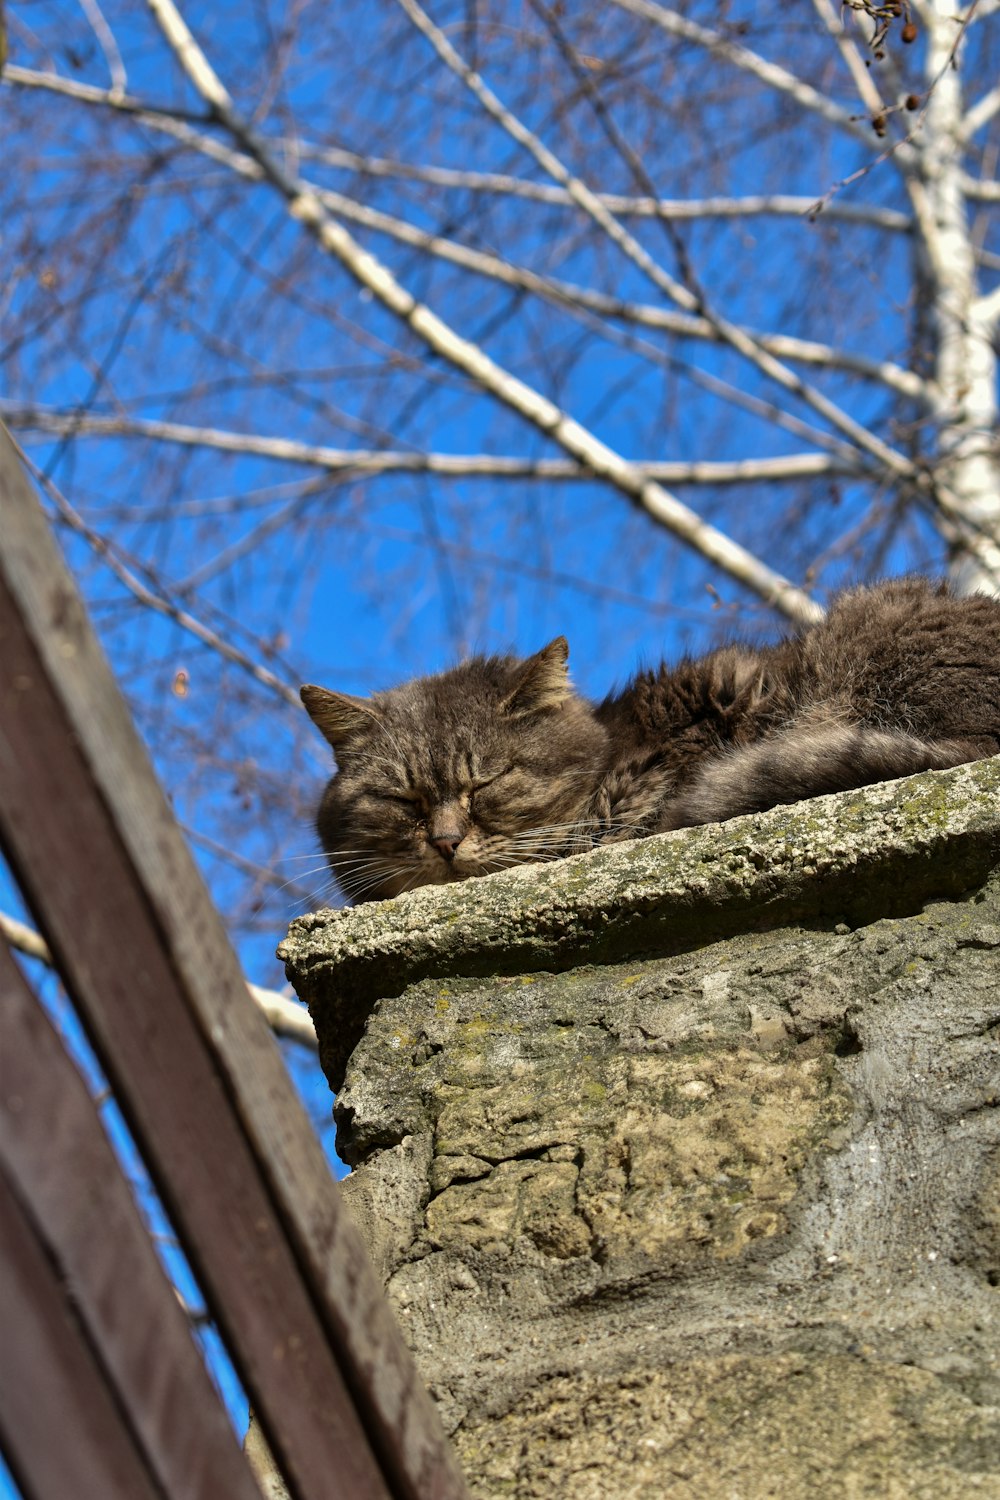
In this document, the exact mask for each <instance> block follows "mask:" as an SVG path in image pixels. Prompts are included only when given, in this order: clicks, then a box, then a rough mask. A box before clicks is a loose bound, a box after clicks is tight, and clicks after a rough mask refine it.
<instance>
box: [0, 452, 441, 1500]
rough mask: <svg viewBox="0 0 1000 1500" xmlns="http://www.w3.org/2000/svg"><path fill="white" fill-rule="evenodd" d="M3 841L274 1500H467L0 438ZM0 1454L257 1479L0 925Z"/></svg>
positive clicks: (46, 1466)
mask: <svg viewBox="0 0 1000 1500" xmlns="http://www.w3.org/2000/svg"><path fill="white" fill-rule="evenodd" d="M0 847H2V849H3V852H4V854H5V855H6V858H7V860H8V862H9V864H10V867H11V869H12V871H13V873H14V876H15V879H16V880H17V882H18V884H19V885H20V888H21V890H22V892H23V894H24V897H25V899H26V901H27V903H28V905H29V907H30V908H31V910H32V913H33V916H34V919H35V921H36V923H37V926H38V928H39V930H40V931H41V933H42V934H43V935H44V937H45V939H46V941H47V943H48V945H49V948H50V950H51V952H52V954H53V956H54V958H55V961H56V965H57V967H58V970H59V973H60V975H61V978H62V981H63V984H64V985H65V987H66V990H67V992H68V993H69V995H70V997H71V999H72V1001H73V1004H74V1006H75V1008H76V1011H77V1014H78V1015H79V1017H80V1019H81V1022H82V1024H83V1026H84V1028H85V1030H86V1033H87V1036H88V1038H89V1040H90V1042H91V1044H92V1045H93V1047H94V1049H95V1051H96V1053H97V1056H98V1058H99V1060H100V1062H101V1065H102V1067H103V1069H104V1071H105V1074H106V1076H107V1078H108V1080H109V1083H110V1086H111V1088H112V1090H113V1093H114V1096H115V1099H116V1100H117V1102H118V1104H119V1106H120V1108H121V1110H122V1113H123V1115H124V1118H125V1120H126V1122H127V1124H128V1126H129V1129H130V1130H131V1132H132V1135H133V1137H134V1139H135V1141H136V1143H137V1146H138V1148H139V1150H140V1152H141V1154H142V1156H143V1159H144V1161H145V1163H146V1166H147V1168H148V1170H149V1172H150V1175H151V1177H152V1179H153V1182H154V1184H155V1186H156V1188H157V1191H158V1192H159V1194H160V1197H161V1199H162V1201H163V1204H164V1206H165V1208H166V1210H167V1213H168V1215H169V1217H170V1219H171V1221H172V1224H173V1227H174V1229H175V1230H176V1233H177V1235H178V1237H179V1239H180V1242H181V1245H182V1247H183V1249H184V1252H185V1254H186V1256H187V1258H188V1260H189V1262H190V1264H191V1267H192V1269H193V1272H194V1275H195V1277H196V1279H197V1282H198V1285H199V1287H200V1289H201V1292H202V1295H203V1296H204V1299H205V1303H206V1306H207V1308H208V1310H209V1313H210V1315H211V1317H212V1318H213V1320H214V1321H215V1323H216V1324H217V1326H218V1328H219V1330H220V1333H221V1336H222V1338H223V1341H224V1343H225V1345H226V1348H227V1350H228V1353H229V1356H230V1358H231V1359H232V1362H233V1364H234V1366H235V1368H236V1370H237V1372H238V1374H239V1376H240V1378H241V1380H242V1382H243V1384H244V1386H245V1388H246V1390H247V1391H248V1393H249V1395H250V1398H251V1400H252V1402H253V1405H254V1408H255V1411H256V1415H257V1418H258V1420H259V1422H260V1425H261V1428H262V1430H263V1433H264V1435H265V1437H266V1439H267V1442H268V1445H269V1446H270V1448H271V1451H272V1453H273V1455H274V1459H275V1462H276V1465H277V1468H278V1469H279V1471H280V1473H281V1476H282V1478H283V1480H284V1483H285V1485H286V1486H287V1488H288V1491H289V1493H290V1494H291V1495H292V1496H293V1497H294V1500H337V1497H340V1496H344V1497H350V1500H376V1497H378V1500H389V1497H392V1500H460V1497H462V1496H463V1495H464V1494H465V1490H464V1487H463V1482H462V1480H461V1477H460V1475H459V1474H458V1471H457V1469H456V1467H455V1463H454V1459H453V1457H452V1455H451V1452H450V1449H449V1448H448V1445H447V1442H446V1440H445V1438H444V1435H443V1433H442V1431H441V1428H440V1425H439V1423H438V1420H437V1415H436V1413H435V1411H434V1408H433V1406H432V1404H431V1402H430V1399H429V1397H428V1395H427V1393H426V1391H425V1390H424V1388H423V1386H422V1384H421V1382H420V1379H419V1377H418V1375H417V1373H416V1370H415V1368H414V1365H413V1362H412V1359H411V1357H410V1355H409V1352H408V1350H407V1349H406V1347H405V1345H404V1344H403V1342H402V1340H401V1337H400V1334H399V1331H398V1329H397V1327H396V1324H395V1322H394V1321H393V1318H392V1315H391V1312H390V1310H389V1308H388V1305H387V1304H386V1302H385V1299H384V1297H383V1294H382V1290H381V1287H380V1286H379V1284H378V1282H377V1280H376V1277H375V1273H374V1271H373V1269H372V1267H371V1265H370V1263H369V1262H368V1259H367V1257H366V1254H365V1251H364V1248H363V1246H362V1244H361V1242H360V1239H359V1238H358V1235H357V1233H356V1231H355V1229H354V1227H353V1225H352V1224H351V1223H350V1222H349V1220H348V1219H347V1217H346V1214H345V1211H344V1209H343V1207H342V1204H341V1201H340V1198H339V1196H338V1192H337V1187H336V1184H335V1183H334V1181H333V1179H332V1177H331V1174H330V1171H329V1168H328V1166H327V1164H326V1161H325V1159H324V1157H323V1154H322V1151H321V1149H320V1146H319V1143H318V1142H317V1140H316V1138H315V1135H314V1134H313V1131H312V1129H311V1127H310V1125H309V1123H308V1120H307V1118H306V1116H305V1114H304V1112H303V1109H302V1106H301V1104H300V1102H299V1100H298V1097H297V1096H296V1094H295V1093H294V1090H293V1088H292V1086H291V1084H290V1082H289V1079H288V1076H287V1074H286V1072H285V1069H284V1065H283V1063H282V1061H281V1058H280V1056H279V1054H278V1051H277V1048H276V1046H275V1044H274V1041H273V1039H272V1037H271V1036H270V1034H269V1032H268V1029H267V1026H266V1023H265V1021H264V1019H263V1017H262V1016H261V1015H260V1013H259V1011H258V1010H257V1008H256V1007H255V1006H254V1004H253V1003H252V1001H251V1000H250V999H249V997H248V995H247V992H246V984H245V981H244V978H243V975H242V973H241V971H240V966H239V963H238V961H237V959H236V956H235V954H234V953H233V950H232V948H231V946H230V944H229V941H228V939H227V937H226V934H225V932H224V930H223V927H222V923H221V921H220V918H219V916H218V913H217V912H216V910H215V908H214V906H213V904H212V902H211V899H210V897H209V895H208V893H207V891H206V889H205V887H204V884H203V882H202V879H201V876H200V874H199V873H198V871H197V869H196V867H195V865H194V862H193V860H192V858H191V855H190V853H189V851H188V848H187V846H186V844H185V842H184V839H183V837H182V835H181V833H180V831H179V829H178V827H177V825H176V823H175V821H174V818H173V816H172V814H171V811H170V809H169V807H168V805H167V802H166V799H165V797H164V795H163V792H162V790H161V788H160V786H159V784H158V782H157V780H156V777H155V775H154V773H153V771H152V768H151V766H150V764H149V761H148V759H147V756H146V754H145V751H144V749H143V747H142V745H141V743H140V741H139V739H138V736H137V734H136V731H135V729H134V726H133V724H132V722H131V719H130V717H129V714H128V710H127V708H126V706H125V704H124V701H123V699H122V697H121V695H120V693H119V691H118V689H117V686H116V684H115V682H114V679H113V677H112V674H111V671H110V669H109V667H108V664H107V662H106V660H105V659H104V657H103V655H102V652H101V650H100V647H99V645H98V643H97V640H96V638H95V636H94V633H93V630H92V628H91V626H90V623H89V621H88V618H87V614H86V610H85V608H84V605H83V603H82V601H81V599H80V596H79V594H78V591H77V589H76V587H75V585H74V583H73V580H72V578H71V577H70V575H69V573H68V571H67V569H66V566H65V564H64V563H63V561H62V559H61V557H60V555H59V553H58V550H57V548H56V546H55V543H54V540H53V538H52V535H51V533H50V530H49V527H48V524H47V522H46V519H45V516H44V513H43V511H42V509H41V507H40V505H39V502H38V500H37V498H36V496H35V494H34V492H33V490H32V488H31V486H30V484H29V483H28V481H27V478H26V476H25V473H24V470H23V468H22V466H21V464H20V462H19V459H18V456H17V452H16V449H15V448H14V445H13V443H12V442H11V440H10V438H9V436H8V435H7V434H6V432H4V431H2V430H0ZM0 1287H2V1292H0V1297H2V1301H3V1313H2V1328H3V1334H2V1340H0V1449H2V1451H3V1454H4V1457H5V1460H6V1462H7V1464H8V1466H9V1467H10V1469H11V1472H12V1473H13V1475H14V1477H15V1480H16V1482H17V1484H18V1486H19V1487H20V1489H21V1491H22V1493H23V1495H24V1496H25V1500H68V1497H70V1496H72V1497H73V1500H91V1497H93V1500H119V1497H120V1500H146V1497H147V1496H148V1497H159V1500H251V1497H255V1496H256V1497H259V1490H258V1488H257V1483H256V1480H255V1479H254V1477H253V1475H252V1474H251V1472H250V1469H249V1467H248V1465H247V1462H246V1460H245V1458H244V1456H243V1455H242V1453H241V1452H240V1450H239V1448H238V1446H237V1443H236V1440H235V1437H234V1435H233V1433H232V1429H231V1427H230V1425H229V1423H228V1419H227V1418H226V1416H225V1413H224V1411H223V1408H222V1405H221V1402H220V1399H219V1397H218V1396H217V1395H216V1393H215V1390H214V1387H213V1386H212V1385H211V1382H210V1380H209V1377H208V1375H207V1372H206V1370H205V1368H204V1366H203V1364H202V1361H201V1356H200V1354H199V1352H198V1350H197V1347H196V1345H195V1342H194V1339H193V1337H192V1334H191V1330H190V1328H189V1326H188V1323H187V1319H186V1317H185V1314H184V1312H183V1309H182V1308H181V1306H180V1304H179V1302H178V1299H177V1296H176V1294H175V1292H174V1290H173V1288H172V1287H171V1285H170V1283H169V1281H168V1279H167V1277H166V1276H165V1274H164V1272H163V1270H162V1269H161V1266H160V1263H159V1260H158V1257H157V1255H156V1252H155V1250H154V1247H153V1245H152V1243H151V1241H150V1238H149V1235H148V1233H147V1231H146V1229H145V1228H144V1226H143V1224H142V1222H141V1220H140V1218H139V1215H138V1212H137V1209H136V1206H135V1203H134V1201H133V1198H132V1195H131V1192H130V1190H129V1188H128V1185H127V1183H126V1181H125V1178H124V1177H123V1175H122V1172H121V1169H120V1167H119V1166H118V1163H117V1161H116V1159H115V1158H114V1156H113V1154H112V1152H111V1149H110V1146H109V1144H108V1141H107V1138H106V1135H105V1132H104V1129H103V1126H102V1124H101V1121H100V1118H99V1116H98V1112H97V1108H96V1106H95V1104H94V1102H93V1101H92V1099H91V1098H90V1095H89V1093H88V1092H87V1090H86V1088H85V1086H84V1084H83V1081H82V1079H81V1078H80V1076H79V1074H78V1072H77V1070H76V1068H75V1065H74V1064H73V1063H72V1062H71V1061H70V1059H69V1057H68V1056H67V1054H66V1052H65V1050H64V1048H63V1046H62V1043H61V1041H60V1039H59V1037H58V1036H57V1034H56V1032H55V1031H54V1030H53V1028H52V1026H51V1024H50V1023H49V1021H48V1019H47V1017H46V1015H45V1013H44V1012H43V1010H42V1008H41V1006H40V1004H39V1002H38V1000H37V998H36V996H35V995H34V994H33V992H32V990H31V987H30V985H29V984H28V982H27V980H26V979H25V977H24V975H23V973H22V971H21V970H20V968H19V967H18V966H17V964H16V963H15V961H14V960H13V958H12V957H11V954H10V952H9V950H8V949H7V948H6V946H5V945H4V943H3V940H2V938H0Z"/></svg>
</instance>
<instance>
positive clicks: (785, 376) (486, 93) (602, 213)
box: [151, 0, 914, 477]
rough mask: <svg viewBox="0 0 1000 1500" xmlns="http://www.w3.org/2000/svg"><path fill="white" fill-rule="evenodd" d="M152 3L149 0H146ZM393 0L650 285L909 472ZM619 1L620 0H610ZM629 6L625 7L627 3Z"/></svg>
mask: <svg viewBox="0 0 1000 1500" xmlns="http://www.w3.org/2000/svg"><path fill="white" fill-rule="evenodd" d="M151 3H152V0H151ZM397 3H398V4H399V5H400V6H401V7H402V9H403V10H405V12H406V14H407V15H408V16H409V17H410V19H411V20H412V21H413V23H414V25H415V26H416V27H417V28H418V29H419V30H420V31H421V32H422V33H423V35H424V36H425V37H426V38H427V40H428V41H429V42H430V44H431V46H432V47H433V48H434V50H435V52H437V54H438V56H439V57H440V58H441V60H442V62H444V63H445V64H446V65H447V66H448V67H449V68H450V69H451V70H452V72H453V73H455V75H456V76H457V77H458V78H460V79H461V81H462V82H463V83H464V84H465V85H466V87H467V88H468V89H469V90H470V92H471V93H473V94H474V95H475V97H476V98H477V99H478V100H479V102H480V104H482V106H483V108H484V109H485V110H486V112H487V113H488V114H489V115H491V116H492V117H493V118H494V119H495V120H496V121H497V122H498V124H500V125H501V126H502V127H503V129H504V130H506V131H507V133H508V135H510V136H511V138H512V139H513V140H515V141H517V142H518V144H519V145H522V146H524V147H525V148H526V149H527V150H528V151H530V152H531V154H532V156H534V158H535V160H536V161H537V162H538V164H539V166H540V167H542V169H543V170H544V171H546V172H548V173H549V175H550V176H552V177H554V178H555V180H556V181H557V182H559V183H560V184H561V185H562V186H563V187H564V188H566V190H567V191H568V192H569V193H570V194H571V195H572V197H573V199H574V201H575V202H576V203H578V204H579V206H580V208H582V209H583V211H584V212H585V213H587V214H589V215H590V217H591V218H592V219H593V220H594V221H595V223H597V224H598V225H599V226H600V227H601V228H602V229H603V230H604V232H605V233H606V234H607V235H608V237H609V239H611V240H612V241H613V243H614V244H615V245H616V246H617V247H618V248H619V249H620V250H621V251H622V252H623V253H624V254H625V255H626V256H627V257H628V258H629V260H631V261H632V262H633V264H634V265H636V266H638V267H639V269H640V270H642V271H643V272H644V273H645V274H646V275H647V276H648V277H649V279H650V280H651V281H652V282H653V284H654V285H655V286H656V287H657V288H658V289H659V290H660V291H662V292H663V293H664V294H665V295H666V296H668V297H669V298H670V299H671V300H672V301H673V302H675V303H677V305H678V306H679V307H682V308H683V309H684V310H685V311H686V312H696V313H698V314H700V315H701V316H702V317H704V318H706V319H707V320H708V322H709V323H711V325H712V327H713V328H714V330H715V332H716V333H717V334H718V336H719V338H720V339H721V340H722V341H723V342H725V343H727V344H730V345H731V346H732V347H733V348H734V349H735V350H737V352H738V353H739V354H741V355H743V357H744V358H745V359H747V360H749V361H750V363H751V364H754V365H756V367H757V368H758V369H759V370H760V371H761V372H762V373H763V374H764V375H767V376H768V377H769V378H770V379H771V380H774V381H775V382H776V383H777V384H778V385H780V386H782V387H783V388H784V389H785V390H787V391H790V392H792V393H793V394H794V395H796V396H798V397H799V398H800V400H802V401H804V402H806V404H807V405H808V406H811V407H812V409H813V410H814V411H816V412H818V413H819V415H820V416H822V417H823V418H824V419H825V420H826V421H827V422H829V423H830V425H831V426H832V427H834V428H836V429H837V430H838V431H839V432H841V433H843V434H844V436H845V437H847V438H849V439H850V441H851V442H853V443H854V444H856V445H857V447H858V448H860V449H862V451H864V452H867V453H870V454H871V455H872V456H873V457H874V458H876V459H878V460H879V462H881V463H883V464H885V466H886V467H887V468H888V469H889V470H890V472H892V473H893V474H895V475H897V476H898V477H914V470H913V466H912V465H911V464H910V462H909V460H908V459H907V458H906V457H905V456H904V455H903V454H901V453H897V452H896V450H895V449H893V448H891V447H890V446H889V445H888V444H887V443H883V442H882V441H881V440H880V439H879V438H877V437H875V436H873V434H871V433H870V432H869V431H868V430H867V429H866V428H865V427H863V426H861V424H860V423H858V422H855V421H854V420H853V418H851V417H849V416H848V415H847V413H846V412H844V411H842V410H841V409H840V408H839V407H838V406H837V405H836V403H835V402H833V401H830V400H828V398H827V397H826V396H824V395H823V394H822V393H821V392H820V391H818V390H816V388H815V387H814V386H811V385H808V384H807V383H806V382H805V381H804V380H802V379H801V377H800V376H798V375H796V374H795V372H794V371H792V370H789V369H788V368H787V366H785V365H783V364H782V363H781V362H780V361H779V360H777V359H775V358H774V356H773V355H771V354H768V353H767V351H766V350H765V349H763V348H761V346H760V345H759V344H758V343H757V342H755V341H754V340H753V339H752V338H751V337H750V336H749V335H748V334H746V333H745V332H744V331H743V330H742V329H740V328H737V327H736V326H735V324H732V323H730V322H729V321H728V320H727V319H726V318H723V317H721V316H720V315H719V314H718V313H716V312H714V311H713V310H712V309H711V308H709V306H708V305H707V303H706V301H705V299H704V297H703V296H702V295H701V294H700V293H695V292H694V291H691V290H689V288H688V287H686V286H683V285H682V284H681V283H680V282H678V281H676V280H675V279H674V277H672V276H670V275H668V273H667V272H666V271H664V270H663V268H662V266H660V265H659V264H658V263H657V262H656V261H655V260H654V259H653V258H652V256H651V255H649V254H648V253H647V251H646V250H644V249H643V247H642V246H641V245H640V244H639V243H638V241H637V240H635V239H634V238H633V236H632V235H631V234H629V233H628V231H627V230H626V229H625V228H624V227H623V226H622V225H621V224H619V223H618V221H617V220H616V219H615V218H614V216H613V215H612V214H610V213H609V212H608V210H607V209H606V208H605V207H604V205H603V204H602V203H601V202H600V200H599V199H598V198H597V197H596V196H595V194H594V193H592V192H591V191H590V189H589V188H588V187H587V186H586V184H585V183H583V182H582V181H581V180H580V178H578V177H574V176H573V174H572V173H570V172H569V171H567V169H566V168H565V167H564V166H563V164H562V162H561V161H559V159H558V157H556V156H555V155H554V154H553V153H552V152H551V151H550V150H549V149H548V147H546V146H545V145H543V144H542V142H541V141H540V140H539V139H538V137H537V136H536V135H535V134H534V133H533V132H532V131H530V130H528V129H527V127H526V126H525V125H524V124H523V123H522V122H521V121H520V120H519V119H517V117H516V116H515V115H514V114H512V113H511V111H510V110H509V109H507V108H506V106H505V105H503V104H502V103H501V102H500V100H499V99H498V98H497V97H496V95H495V94H494V93H493V92H492V91H491V90H490V89H488V88H487V87H486V85H485V84H484V83H483V81H482V79H481V78H480V77H479V75H478V73H476V72H474V71H473V69H471V68H470V67H469V66H468V65H467V64H466V63H465V61H464V60H463V59H462V58H461V57H460V56H459V54H458V53H457V52H456V50H455V48H454V47H452V45H451V43H450V42H449V41H448V39H447V37H446V36H445V35H444V33H443V32H442V31H441V29H440V27H438V26H435V25H434V23H433V21H431V19H430V17H429V16H428V15H427V13H426V11H425V10H424V9H423V8H422V7H421V6H420V5H419V4H418V3H417V0H397ZM615 3H616V4H617V3H622V0H615ZM629 8H631V6H630V7H629Z"/></svg>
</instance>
